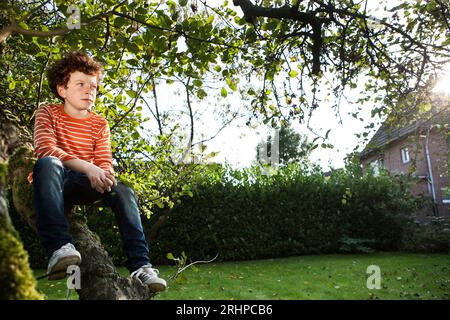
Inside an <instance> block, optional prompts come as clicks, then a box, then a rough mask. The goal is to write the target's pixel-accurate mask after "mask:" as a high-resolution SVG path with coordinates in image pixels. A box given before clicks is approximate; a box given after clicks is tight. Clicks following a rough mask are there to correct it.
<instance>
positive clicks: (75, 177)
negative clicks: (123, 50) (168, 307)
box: [33, 52, 166, 292]
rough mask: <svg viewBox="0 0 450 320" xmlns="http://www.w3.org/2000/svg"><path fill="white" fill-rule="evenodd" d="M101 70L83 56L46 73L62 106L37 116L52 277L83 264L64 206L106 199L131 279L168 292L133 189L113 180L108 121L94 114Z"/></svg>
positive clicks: (39, 195) (36, 177)
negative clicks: (154, 260) (151, 252)
mask: <svg viewBox="0 0 450 320" xmlns="http://www.w3.org/2000/svg"><path fill="white" fill-rule="evenodd" d="M101 76H102V66H101V65H100V64H99V63H98V62H97V61H95V60H93V59H92V58H90V57H89V56H87V55H86V54H84V53H82V52H71V53H68V54H66V55H65V56H64V57H63V58H62V59H61V60H59V61H56V62H55V63H54V64H53V65H52V66H51V67H50V69H49V71H48V82H49V86H50V88H51V89H52V91H53V93H54V94H55V95H56V96H57V97H58V98H60V99H61V100H62V101H63V102H64V104H61V105H46V106H43V107H40V108H39V109H38V111H37V113H36V119H35V126H34V147H35V154H36V157H37V158H38V161H37V162H36V164H35V166H34V169H33V188H34V206H35V211H36V226H37V230H38V233H39V236H40V238H41V241H42V243H43V246H44V247H45V249H46V251H47V254H48V256H49V264H48V270H47V274H49V280H56V279H61V278H63V277H64V276H65V274H66V269H67V267H68V266H69V265H78V264H80V263H81V255H80V253H79V252H78V251H77V250H76V249H75V247H74V246H73V244H72V238H71V236H70V234H69V232H68V222H67V220H66V218H65V216H64V207H65V206H68V205H73V204H90V203H93V202H95V201H97V200H103V201H104V202H105V203H106V204H107V205H109V206H110V207H111V208H112V210H113V211H114V213H115V216H116V218H117V222H118V225H119V230H120V234H121V237H122V241H123V247H124V252H125V253H126V255H127V258H128V260H127V268H128V270H129V271H130V273H131V277H135V278H137V279H139V280H140V281H141V282H142V283H144V284H146V285H148V287H149V289H150V291H152V292H158V291H163V290H165V288H166V281H165V280H163V279H161V278H159V277H158V270H157V269H154V268H152V265H151V264H150V259H149V249H148V244H147V242H146V240H145V235H144V232H143V228H142V224H141V220H140V214H139V209H138V206H137V202H136V198H135V196H134V193H133V190H132V189H131V188H129V187H128V186H126V185H124V184H122V183H120V182H119V183H118V182H117V181H116V178H115V177H114V169H113V163H112V154H111V145H110V131H109V126H108V122H107V121H106V119H104V118H102V117H101V116H99V115H97V114H95V113H94V112H92V111H91V109H92V107H93V105H94V101H95V97H96V94H97V90H98V85H99V81H100V79H101Z"/></svg>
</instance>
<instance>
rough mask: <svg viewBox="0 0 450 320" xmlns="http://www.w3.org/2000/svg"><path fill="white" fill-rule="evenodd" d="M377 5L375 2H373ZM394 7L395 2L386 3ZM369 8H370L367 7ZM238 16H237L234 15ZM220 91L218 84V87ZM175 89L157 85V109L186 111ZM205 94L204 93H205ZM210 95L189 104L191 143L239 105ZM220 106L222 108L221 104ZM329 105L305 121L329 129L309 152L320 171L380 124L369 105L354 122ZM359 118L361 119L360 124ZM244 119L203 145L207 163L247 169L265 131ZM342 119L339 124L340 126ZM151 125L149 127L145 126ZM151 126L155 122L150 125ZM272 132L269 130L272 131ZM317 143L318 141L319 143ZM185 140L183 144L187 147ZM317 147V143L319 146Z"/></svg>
mask: <svg viewBox="0 0 450 320" xmlns="http://www.w3.org/2000/svg"><path fill="white" fill-rule="evenodd" d="M207 2H208V4H214V3H215V2H217V1H212V0H208V1H207ZM377 3H378V4H380V2H379V1H377ZM369 4H372V5H373V7H372V8H371V9H372V10H374V12H375V11H378V7H377V5H376V3H375V2H371V1H369ZM390 5H392V6H394V5H395V2H392V3H390ZM369 7H370V6H369ZM233 8H234V9H235V10H237V11H238V12H239V11H240V10H239V9H238V8H237V7H233ZM238 14H241V13H238ZM442 83H445V81H444V82H442V81H441V84H440V85H441V86H444V88H445V87H447V86H446V85H445V84H444V85H443V84H442ZM362 85H363V83H360V86H359V87H358V88H356V89H353V90H352V91H348V92H346V97H347V98H348V99H349V100H350V101H355V100H356V99H357V97H358V92H360V91H361V87H362ZM219 88H220V85H219ZM177 90H179V91H180V92H183V89H182V88H181V87H177V85H176V84H174V85H166V84H164V83H161V84H160V85H159V86H158V90H157V92H158V105H159V106H160V107H161V109H166V110H167V109H178V110H183V109H184V110H185V111H186V110H187V109H186V106H185V105H186V102H185V99H184V97H183V94H181V95H177V94H176V92H177ZM207 91H208V90H207ZM214 99H215V98H214V97H213V96H208V98H206V99H205V100H202V101H199V102H196V103H195V104H193V110H194V112H196V111H199V110H206V111H204V113H203V114H202V116H201V122H196V124H195V134H196V138H195V140H194V142H196V141H198V140H199V139H200V138H201V134H204V138H209V137H211V136H213V135H214V134H215V133H216V132H217V131H218V130H219V128H220V127H221V123H220V122H219V121H218V117H217V112H218V110H219V109H220V108H221V107H224V106H225V103H226V102H228V103H229V104H230V105H231V106H234V107H237V106H239V104H241V101H240V100H239V98H238V97H236V96H233V95H232V94H229V96H228V98H227V99H226V100H227V101H223V100H219V104H218V103H217V100H214ZM221 104H222V105H221ZM331 104H332V101H331V102H328V103H327V102H324V103H321V104H320V107H319V108H318V109H316V110H315V111H314V113H313V115H312V117H311V119H310V121H309V127H310V128H313V129H314V131H315V132H318V133H320V134H321V135H325V133H326V131H327V130H328V129H331V132H330V134H329V139H328V141H327V143H331V144H332V145H333V146H334V148H333V149H328V148H327V149H323V148H321V147H320V146H319V147H318V148H317V149H315V150H314V151H313V153H312V154H311V157H310V159H311V160H312V162H314V163H318V164H320V165H321V167H322V168H323V170H325V171H326V170H329V169H330V168H331V167H333V168H340V167H343V166H344V157H345V156H346V155H347V154H348V153H350V152H352V151H353V150H354V148H355V147H357V146H358V145H359V146H360V147H359V149H358V150H359V151H361V150H362V147H363V145H364V142H362V141H361V140H360V139H358V138H357V137H356V134H361V133H363V132H365V131H367V130H366V129H364V127H365V126H366V125H367V124H369V123H370V122H374V123H375V128H374V129H372V130H371V131H370V132H369V136H368V138H369V139H370V137H371V136H372V135H373V134H374V133H375V132H376V130H377V129H378V127H379V126H380V125H381V121H380V119H378V118H376V119H374V118H371V117H370V111H371V110H372V109H373V107H374V106H373V104H372V105H370V104H369V105H362V106H361V105H359V107H361V108H362V110H361V111H359V115H358V119H355V118H354V117H352V116H351V115H350V114H351V113H352V112H355V111H356V109H357V107H358V105H354V104H350V103H348V102H347V101H346V100H345V99H342V101H341V105H340V115H339V117H338V116H336V114H335V111H334V110H333V109H332V108H331ZM359 118H362V119H363V121H361V120H360V119H359ZM246 119H247V118H243V119H237V120H235V121H233V122H232V123H231V124H230V125H229V126H228V127H226V128H225V129H224V130H222V131H221V132H220V133H219V134H218V135H217V136H216V137H215V138H214V139H212V140H211V141H208V142H207V143H205V145H206V146H207V149H206V152H207V153H208V152H218V154H217V156H216V157H214V158H212V159H211V160H210V161H214V162H219V163H223V162H224V161H227V162H228V163H229V164H230V165H232V166H233V167H239V168H242V167H247V166H250V165H251V164H252V162H254V161H255V160H256V146H257V144H258V142H260V141H261V140H262V139H264V138H266V137H267V134H268V132H269V130H270V129H269V128H268V127H266V126H264V125H260V126H257V127H254V128H250V127H248V126H246V125H245V122H246ZM340 120H342V123H340ZM292 124H293V127H294V129H296V131H297V132H298V133H301V134H305V135H306V136H308V137H309V139H310V140H312V139H314V138H315V137H316V135H315V134H314V133H313V132H311V130H309V129H308V128H307V126H306V124H299V123H296V122H293V123H292ZM149 125H152V124H149ZM153 125H155V123H153ZM272 132H273V130H272ZM319 141H320V140H319ZM187 143H188V140H187V138H186V142H185V143H184V145H187ZM319 144H320V143H319Z"/></svg>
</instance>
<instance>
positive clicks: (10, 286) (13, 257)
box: [0, 162, 44, 300]
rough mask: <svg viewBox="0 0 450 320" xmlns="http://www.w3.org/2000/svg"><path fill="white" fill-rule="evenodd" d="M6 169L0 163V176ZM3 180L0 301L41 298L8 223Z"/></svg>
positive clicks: (0, 186)
mask: <svg viewBox="0 0 450 320" xmlns="http://www.w3.org/2000/svg"><path fill="white" fill-rule="evenodd" d="M6 168H7V167H6V163H5V162H4V163H2V173H5V172H6V170H5V171H3V169H6ZM3 178H4V177H1V178H0V300H18V299H20V300H36V299H43V298H44V297H43V295H42V294H40V293H39V292H38V291H37V289H36V284H37V283H36V279H35V278H34V276H33V273H32V271H31V268H30V264H29V262H28V254H27V252H26V251H25V249H24V248H23V245H22V242H21V241H20V238H19V236H18V234H17V232H16V230H15V229H14V227H13V225H12V224H11V219H10V217H9V212H8V204H7V201H6V196H5V184H4V182H5V179H3Z"/></svg>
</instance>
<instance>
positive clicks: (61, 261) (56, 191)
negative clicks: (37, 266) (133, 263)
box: [33, 157, 81, 280]
mask: <svg viewBox="0 0 450 320" xmlns="http://www.w3.org/2000/svg"><path fill="white" fill-rule="evenodd" d="M66 177H67V173H66V170H65V169H64V166H63V164H62V163H61V161H60V160H59V159H58V158H55V157H44V158H41V159H39V160H38V161H37V162H36V164H35V166H34V168H33V180H34V182H33V188H34V207H35V211H36V227H37V231H38V234H39V236H40V237H41V241H42V244H43V246H44V248H45V250H46V251H47V255H48V257H49V262H48V267H47V274H48V279H49V280H59V279H63V278H64V277H65V276H66V271H67V267H68V266H70V265H78V264H80V262H81V255H80V253H79V252H78V251H77V250H76V249H75V247H74V246H73V244H72V243H71V242H72V238H71V236H70V234H69V224H68V222H67V219H66V217H65V216H64V195H63V194H64V184H65V181H66Z"/></svg>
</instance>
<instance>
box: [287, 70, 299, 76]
mask: <svg viewBox="0 0 450 320" xmlns="http://www.w3.org/2000/svg"><path fill="white" fill-rule="evenodd" d="M296 76H298V72H297V71H295V70H291V71H289V77H291V78H295V77H296Z"/></svg>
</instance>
